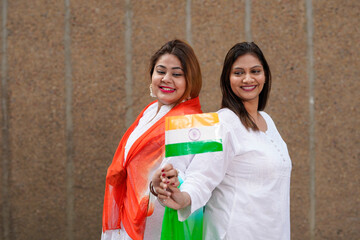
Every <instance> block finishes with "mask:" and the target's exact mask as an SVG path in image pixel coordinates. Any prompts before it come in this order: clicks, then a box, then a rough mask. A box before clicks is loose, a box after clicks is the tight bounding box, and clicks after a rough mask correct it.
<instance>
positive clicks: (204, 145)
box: [165, 139, 223, 157]
mask: <svg viewBox="0 0 360 240" xmlns="http://www.w3.org/2000/svg"><path fill="white" fill-rule="evenodd" d="M222 150H223V148H222V142H221V139H217V140H208V141H197V142H185V143H175V144H167V145H165V157H174V156H182V155H188V154H198V153H206V152H219V151H222Z"/></svg>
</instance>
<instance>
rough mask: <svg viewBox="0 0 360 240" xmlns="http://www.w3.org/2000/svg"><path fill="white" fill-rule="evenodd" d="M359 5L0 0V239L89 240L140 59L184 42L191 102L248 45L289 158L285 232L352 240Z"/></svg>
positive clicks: (358, 195) (211, 104)
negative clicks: (261, 57)
mask: <svg viewBox="0 0 360 240" xmlns="http://www.w3.org/2000/svg"><path fill="white" fill-rule="evenodd" d="M359 10H360V2H359V1H356V0H349V1H340V0H333V1H326V0H318V1H311V0H303V1H296V0H288V1H281V0H266V1H265V0H264V1H251V0H241V1H210V0H203V1H200V0H184V1H153V0H151V1H131V0H123V1H119V0H117V1H116V0H109V1H95V0H76V1H74V0H64V1H55V0H47V1H45V0H32V1H24V0H17V1H7V0H2V1H1V24H2V28H1V33H0V34H1V37H0V42H1V48H2V51H1V53H0V54H1V55H0V56H1V67H0V72H1V96H0V98H1V106H0V107H1V111H0V117H1V128H2V131H1V133H0V139H1V146H2V147H1V149H0V154H1V164H0V175H1V178H0V186H1V192H0V203H1V211H0V225H1V228H0V239H4V240H9V239H12V240H13V239H14V240H20V239H59V240H63V239H66V240H74V239H99V238H100V232H101V218H102V201H103V194H104V183H105V175H106V169H107V167H108V165H109V164H110V162H111V160H112V156H113V154H114V152H115V149H116V147H117V144H118V142H119V140H120V138H121V136H122V134H123V133H124V131H125V130H126V128H127V126H129V124H130V123H131V122H132V121H133V120H134V118H135V117H136V115H137V114H138V113H139V112H140V110H141V109H142V108H143V107H144V106H145V105H146V104H147V103H149V101H150V100H151V98H150V97H149V96H148V95H149V94H148V84H149V79H148V74H147V67H148V62H149V58H150V56H151V55H152V54H153V53H154V51H155V50H157V49H158V48H159V47H160V46H161V45H162V44H163V43H165V42H166V41H168V40H171V39H173V38H180V39H184V40H187V41H188V42H190V43H191V45H192V46H193V47H194V50H195V52H196V54H197V56H198V58H199V61H200V63H201V67H202V73H203V80H204V83H203V89H202V92H201V103H202V105H203V110H205V111H216V110H217V109H218V108H219V105H220V90H219V75H220V71H221V68H222V61H223V58H224V56H225V54H226V52H227V50H228V49H229V48H230V47H231V46H232V45H234V44H235V43H237V42H241V41H245V40H253V41H255V42H256V43H257V44H258V45H259V46H260V47H261V48H262V50H263V52H264V53H265V56H266V57H267V59H268V62H269V64H270V67H271V69H272V74H273V88H272V92H271V96H270V103H269V105H268V107H267V109H266V111H267V112H268V113H269V114H270V115H271V116H272V117H273V119H274V121H275V123H276V124H277V127H278V130H279V131H280V133H281V134H282V137H283V138H284V140H285V141H286V142H287V144H288V148H289V151H290V155H291V158H292V161H293V172H292V184H291V225H292V239H295V240H297V239H298V240H302V239H311V240H314V239H344V240H352V239H354V240H356V239H360V227H359V226H360V217H359V214H360V213H359V208H360V188H359V184H360V174H359V170H360V151H359V139H360V136H359V132H360V131H359V124H360V122H359V117H360V114H359V110H358V109H357V108H356V104H357V103H359V102H360V99H359V94H358V93H357V92H358V91H359V90H360V89H359V88H360V84H359V81H358V80H359V75H360V71H359V68H360V64H359V49H360V41H359V39H360V30H359V29H360V28H359V26H360V18H359Z"/></svg>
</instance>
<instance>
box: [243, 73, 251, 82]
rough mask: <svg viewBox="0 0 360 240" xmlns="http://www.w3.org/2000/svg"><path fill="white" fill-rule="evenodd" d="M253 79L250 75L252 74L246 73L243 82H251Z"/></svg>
mask: <svg viewBox="0 0 360 240" xmlns="http://www.w3.org/2000/svg"><path fill="white" fill-rule="evenodd" d="M252 81H253V79H252V77H251V76H250V74H246V75H245V77H244V79H243V82H244V83H251V82H252Z"/></svg>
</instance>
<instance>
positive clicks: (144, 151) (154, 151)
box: [103, 97, 202, 240]
mask: <svg viewBox="0 0 360 240" xmlns="http://www.w3.org/2000/svg"><path fill="white" fill-rule="evenodd" d="M153 103H154V102H152V103H150V104H149V105H148V106H147V107H146V108H145V109H144V110H143V111H142V112H141V113H140V114H139V116H138V117H137V119H136V120H135V122H134V123H133V124H132V125H131V126H130V128H129V129H128V130H127V131H126V132H125V134H124V136H123V137H122V139H121V141H120V144H119V146H118V148H117V150H116V152H115V155H114V158H113V161H112V163H111V165H110V167H109V168H108V171H107V175H106V186H105V197H104V209H103V231H106V230H113V229H120V228H121V223H122V224H123V225H124V227H125V230H126V232H127V233H128V234H129V236H130V237H131V238H132V239H134V240H140V239H143V236H144V232H145V223H146V217H147V216H150V215H151V214H152V212H153V206H152V205H153V204H149V189H148V188H149V183H150V181H151V178H152V175H153V173H154V172H155V170H156V169H158V168H159V166H160V164H161V162H162V160H163V158H164V153H165V117H168V116H178V115H185V114H194V113H201V112H202V111H201V106H200V102H199V97H197V98H194V99H190V100H188V101H186V102H183V103H180V104H179V105H177V106H175V107H174V108H172V109H171V110H170V111H169V112H168V113H167V114H166V115H165V116H163V117H162V118H161V119H159V120H158V121H157V122H156V123H155V124H154V125H153V126H151V127H150V129H148V130H147V131H146V132H145V133H144V134H143V135H141V136H140V137H139V138H138V139H137V140H136V141H135V142H134V144H133V145H132V146H131V148H130V150H129V152H128V155H127V159H126V161H125V165H124V164H123V163H124V152H125V145H126V142H127V140H128V138H129V136H130V134H131V133H132V132H133V130H134V129H135V127H136V126H137V125H138V123H139V120H140V118H141V117H142V115H143V113H144V112H145V110H146V109H147V108H148V107H149V106H150V105H152V104H153Z"/></svg>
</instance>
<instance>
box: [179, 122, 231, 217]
mask: <svg viewBox="0 0 360 240" xmlns="http://www.w3.org/2000/svg"><path fill="white" fill-rule="evenodd" d="M220 127H221V135H222V142H223V151H221V152H211V153H202V154H197V155H195V156H194V157H193V159H192V161H191V163H190V164H189V166H188V168H187V169H186V171H185V179H184V182H183V184H182V185H181V187H180V190H181V191H182V192H187V193H188V194H189V195H190V198H191V204H190V205H189V206H188V207H186V208H183V209H181V210H178V218H179V221H184V220H186V219H187V218H188V217H189V216H190V214H192V213H193V212H194V211H196V210H197V209H199V208H201V207H202V206H204V205H205V204H206V203H207V201H208V200H209V199H210V197H211V193H212V191H213V190H214V189H215V188H216V187H217V186H218V185H219V184H220V183H221V181H222V180H223V178H224V176H225V173H226V170H227V168H228V166H229V163H230V162H231V161H232V159H233V157H234V155H235V154H234V150H233V149H234V148H233V144H232V142H233V141H232V136H231V135H232V134H231V131H230V128H229V127H226V126H225V125H224V124H221V125H220Z"/></svg>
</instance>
